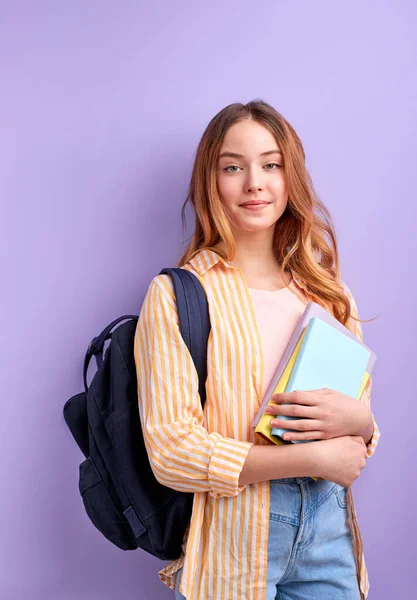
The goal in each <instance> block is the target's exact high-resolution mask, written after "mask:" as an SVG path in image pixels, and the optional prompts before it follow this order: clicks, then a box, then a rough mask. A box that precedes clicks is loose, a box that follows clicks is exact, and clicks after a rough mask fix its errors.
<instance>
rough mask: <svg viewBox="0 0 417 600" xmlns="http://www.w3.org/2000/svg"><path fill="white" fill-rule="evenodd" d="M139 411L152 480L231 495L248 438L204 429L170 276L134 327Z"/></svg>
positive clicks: (161, 280) (151, 292)
mask: <svg viewBox="0 0 417 600" xmlns="http://www.w3.org/2000/svg"><path fill="white" fill-rule="evenodd" d="M134 355H135V364H136V373H137V382H138V402H139V414H140V419H141V424H142V431H143V437H144V443H145V447H146V450H147V453H148V458H149V462H150V465H151V468H152V471H153V473H154V475H155V477H156V479H157V480H158V481H159V482H160V483H161V484H163V485H166V486H168V487H170V488H173V489H175V490H178V491H183V492H193V493H195V492H208V493H209V494H210V495H211V496H213V497H216V498H220V497H223V496H225V497H233V496H236V495H237V494H239V493H240V492H241V491H242V490H243V489H244V487H246V486H239V485H238V483H239V477H240V473H241V471H242V469H243V465H244V463H245V460H246V457H247V455H248V452H249V450H250V448H251V447H252V446H253V443H251V442H245V441H240V440H236V439H233V438H227V437H224V436H223V435H221V434H219V433H217V432H211V433H209V432H208V431H207V430H206V429H205V427H204V413H203V409H202V406H201V400H200V395H199V392H198V373H197V370H196V368H195V365H194V362H193V360H192V357H191V354H190V352H189V350H188V347H187V345H186V344H185V342H184V340H183V337H182V335H181V332H180V329H179V320H178V311H177V307H176V303H175V295H174V291H173V285H172V281H171V278H170V277H169V275H167V274H163V275H158V276H157V277H155V278H154V279H153V280H152V281H151V283H150V286H149V288H148V290H147V293H146V295H145V299H144V301H143V304H142V307H141V311H140V315H139V319H138V324H137V327H136V331H135V341H134Z"/></svg>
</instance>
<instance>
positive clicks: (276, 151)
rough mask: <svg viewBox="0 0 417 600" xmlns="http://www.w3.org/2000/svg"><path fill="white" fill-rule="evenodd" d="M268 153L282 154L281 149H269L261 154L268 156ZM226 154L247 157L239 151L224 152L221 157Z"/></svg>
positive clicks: (233, 156)
mask: <svg viewBox="0 0 417 600" xmlns="http://www.w3.org/2000/svg"><path fill="white" fill-rule="evenodd" d="M268 154H281V156H282V152H280V150H268V151H267V152H262V154H260V155H259V156H267V155H268ZM224 156H228V157H230V158H245V155H244V154H238V153H237V152H227V151H226V152H222V153H221V154H220V156H219V158H223V157H224Z"/></svg>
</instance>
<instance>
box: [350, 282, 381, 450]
mask: <svg viewBox="0 0 417 600" xmlns="http://www.w3.org/2000/svg"><path fill="white" fill-rule="evenodd" d="M344 286H345V289H346V291H347V294H348V296H349V300H350V303H351V314H352V316H354V317H356V318H359V315H358V307H357V304H356V301H355V298H354V296H353V294H352V292H351V291H350V289H349V288H348V286H347V285H346V284H344ZM349 329H351V331H353V333H354V334H355V335H356V337H358V338H359V339H360V341H361V342H363V331H362V324H361V323H360V321H355V320H354V319H351V326H350V327H349ZM371 394H372V375H371V376H370V377H369V379H368V381H367V383H366V385H365V389H364V390H363V392H362V395H361V397H360V398H359V400H360V401H361V402H364V403H365V404H367V405H368V406H369V407H370V408H371ZM371 414H372V422H373V425H374V428H373V433H372V437H371V439H370V441H369V442H368V444H367V446H366V457H367V458H369V457H370V456H372V455H373V454H374V453H375V450H376V447H377V445H378V442H379V438H380V436H381V433H380V431H379V427H378V425H377V423H376V421H375V417H374V414H373V412H372V409H371Z"/></svg>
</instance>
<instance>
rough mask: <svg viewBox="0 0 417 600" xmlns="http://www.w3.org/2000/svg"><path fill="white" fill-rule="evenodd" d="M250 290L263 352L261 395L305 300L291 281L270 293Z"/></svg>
mask: <svg viewBox="0 0 417 600" xmlns="http://www.w3.org/2000/svg"><path fill="white" fill-rule="evenodd" d="M291 290H294V291H296V292H297V294H298V295H296V294H295V293H294V292H293V291H291ZM249 292H250V295H251V297H252V303H253V307H254V310H255V316H256V320H257V324H258V329H259V335H260V337H261V343H262V349H263V355H264V380H263V386H262V398H263V397H264V396H265V392H266V390H267V388H268V385H269V384H270V382H271V379H272V376H273V374H274V373H275V370H276V368H277V366H278V364H279V362H280V360H281V358H282V355H283V354H284V352H285V349H286V347H287V345H288V342H289V341H290V339H291V336H292V334H293V332H294V329H295V327H296V325H297V322H298V320H299V318H300V317H301V315H302V314H303V312H304V310H305V307H306V304H307V302H308V300H307V299H306V297H305V295H304V294H303V291H302V290H301V288H300V287H299V286H298V285H297V284H296V283H295V281H294V280H291V282H290V284H289V289H287V288H282V289H280V290H275V291H274V292H271V291H269V290H257V289H254V288H249Z"/></svg>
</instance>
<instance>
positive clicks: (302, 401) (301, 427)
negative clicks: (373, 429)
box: [265, 388, 372, 440]
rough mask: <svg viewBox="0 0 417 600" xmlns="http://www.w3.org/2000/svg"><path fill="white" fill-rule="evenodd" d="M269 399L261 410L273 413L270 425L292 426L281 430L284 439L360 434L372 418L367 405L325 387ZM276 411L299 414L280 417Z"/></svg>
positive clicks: (279, 395)
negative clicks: (285, 417) (267, 403)
mask: <svg viewBox="0 0 417 600" xmlns="http://www.w3.org/2000/svg"><path fill="white" fill-rule="evenodd" d="M271 401H272V402H274V404H273V405H269V406H268V407H267V408H266V410H265V412H266V413H267V414H270V415H271V417H273V420H272V421H271V427H281V428H282V429H291V430H295V431H291V432H289V433H285V434H284V435H283V439H284V440H324V439H330V438H335V437H341V436H344V435H362V433H363V432H364V430H365V429H366V427H367V425H368V424H369V422H370V420H372V414H371V411H370V408H369V406H367V405H366V404H364V403H363V402H359V401H358V400H357V399H356V398H352V397H351V396H347V395H346V394H342V393H341V392H337V391H336V390H331V389H329V388H322V389H320V390H307V391H300V390H297V391H294V392H283V393H281V394H274V395H273V396H272V397H271ZM280 415H285V416H288V417H301V418H299V419H294V420H292V419H291V420H287V419H281V420H280V419H279V416H280ZM275 416H277V417H278V418H276V417H275Z"/></svg>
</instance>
